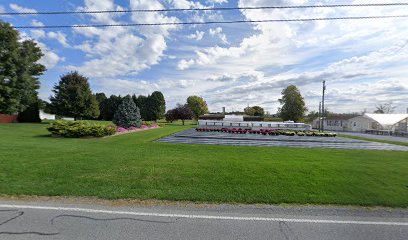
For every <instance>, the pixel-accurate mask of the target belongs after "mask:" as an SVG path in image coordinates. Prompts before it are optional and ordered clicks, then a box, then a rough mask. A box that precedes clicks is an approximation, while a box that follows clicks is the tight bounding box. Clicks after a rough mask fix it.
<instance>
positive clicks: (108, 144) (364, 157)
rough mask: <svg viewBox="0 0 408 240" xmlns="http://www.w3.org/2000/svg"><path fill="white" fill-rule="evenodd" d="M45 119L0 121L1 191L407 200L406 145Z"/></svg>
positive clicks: (240, 199)
mask: <svg viewBox="0 0 408 240" xmlns="http://www.w3.org/2000/svg"><path fill="white" fill-rule="evenodd" d="M47 126H48V125H47V124H0V194H4V195H42V196H57V195H58V196H97V197H100V198H107V199H116V198H136V199H166V200H187V201H198V202H237V203H298V204H342V205H364V206H374V205H381V206H392V207H408V153H407V152H391V151H363V150H336V149H292V148H270V147H233V146H212V145H177V144H170V143H157V142H153V140H155V139H158V138H160V137H163V136H166V135H169V134H172V133H174V132H177V131H181V130H183V129H186V128H189V127H191V125H190V126H180V125H177V124H174V125H168V126H166V127H164V128H161V129H155V130H149V131H144V132H138V133H132V134H125V135H121V136H116V137H111V138H103V139H64V138H51V137H49V135H48V132H47V131H46V129H45V128H46V127H47Z"/></svg>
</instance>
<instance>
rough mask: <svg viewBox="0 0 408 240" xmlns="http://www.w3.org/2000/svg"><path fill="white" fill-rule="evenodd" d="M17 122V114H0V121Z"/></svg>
mask: <svg viewBox="0 0 408 240" xmlns="http://www.w3.org/2000/svg"><path fill="white" fill-rule="evenodd" d="M14 122H17V115H9V114H0V123H14Z"/></svg>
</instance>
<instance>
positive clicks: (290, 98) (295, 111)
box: [278, 85, 307, 122]
mask: <svg viewBox="0 0 408 240" xmlns="http://www.w3.org/2000/svg"><path fill="white" fill-rule="evenodd" d="M279 102H280V104H281V105H282V107H280V108H279V109H278V114H279V116H280V118H282V119H283V120H284V121H288V120H293V121H295V122H298V121H300V120H301V119H302V118H303V116H304V114H305V112H306V111H307V108H306V106H305V101H304V99H303V97H302V95H301V94H300V91H299V89H298V88H297V87H296V86H295V85H290V86H288V87H287V88H285V89H284V90H283V91H282V98H281V99H279Z"/></svg>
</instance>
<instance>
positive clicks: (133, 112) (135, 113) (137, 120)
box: [113, 95, 142, 128]
mask: <svg viewBox="0 0 408 240" xmlns="http://www.w3.org/2000/svg"><path fill="white" fill-rule="evenodd" d="M113 123H114V124H116V125H117V126H119V127H123V128H130V127H137V128H138V127H140V126H141V125H142V120H141V117H140V111H139V108H138V107H137V106H136V104H135V102H134V101H133V99H132V97H131V96H130V95H127V96H126V97H124V98H123V99H122V103H121V104H120V105H119V107H118V110H117V111H116V113H115V116H114V118H113Z"/></svg>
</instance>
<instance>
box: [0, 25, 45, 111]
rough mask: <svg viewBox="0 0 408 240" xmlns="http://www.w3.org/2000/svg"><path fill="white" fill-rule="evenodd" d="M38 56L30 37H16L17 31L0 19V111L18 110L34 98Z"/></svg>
mask: <svg viewBox="0 0 408 240" xmlns="http://www.w3.org/2000/svg"><path fill="white" fill-rule="evenodd" d="M42 56H43V54H42V52H41V49H40V48H39V47H38V46H37V44H36V43H35V42H34V41H32V40H25V41H19V34H18V32H17V31H16V30H14V29H13V28H12V27H11V26H10V24H8V23H5V22H2V21H0V113H6V114H14V113H19V112H22V111H24V110H25V109H26V108H28V107H29V106H30V105H32V104H34V103H35V102H36V101H37V100H38V97H37V95H38V93H37V90H38V88H39V86H40V83H39V80H38V77H39V76H40V75H42V74H43V72H44V71H45V67H44V66H43V65H41V64H40V63H38V61H39V60H40V59H41V57H42Z"/></svg>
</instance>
